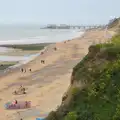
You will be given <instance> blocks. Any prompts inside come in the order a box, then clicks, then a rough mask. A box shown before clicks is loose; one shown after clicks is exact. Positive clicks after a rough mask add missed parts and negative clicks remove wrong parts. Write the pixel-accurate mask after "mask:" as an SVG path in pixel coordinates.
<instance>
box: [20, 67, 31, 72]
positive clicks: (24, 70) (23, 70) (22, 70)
mask: <svg viewBox="0 0 120 120" xmlns="http://www.w3.org/2000/svg"><path fill="white" fill-rule="evenodd" d="M20 71H21V72H22V73H23V72H24V73H26V69H23V68H21V69H20ZM29 71H30V72H32V69H31V68H29Z"/></svg>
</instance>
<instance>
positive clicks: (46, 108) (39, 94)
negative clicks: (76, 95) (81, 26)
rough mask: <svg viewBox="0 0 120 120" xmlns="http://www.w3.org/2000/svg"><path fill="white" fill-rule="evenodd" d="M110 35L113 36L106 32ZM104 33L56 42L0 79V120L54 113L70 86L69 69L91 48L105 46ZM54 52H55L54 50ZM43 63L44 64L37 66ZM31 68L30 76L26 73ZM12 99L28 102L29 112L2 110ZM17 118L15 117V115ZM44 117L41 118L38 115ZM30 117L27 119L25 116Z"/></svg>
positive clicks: (93, 31)
mask: <svg viewBox="0 0 120 120" xmlns="http://www.w3.org/2000/svg"><path fill="white" fill-rule="evenodd" d="M109 34H110V35H113V34H114V33H113V32H109ZM104 35H105V31H104V30H91V31H87V32H86V33H85V34H84V35H83V36H82V37H81V38H75V39H73V40H70V41H63V42H58V43H56V44H51V45H49V46H48V47H47V49H46V51H45V52H44V54H43V55H40V56H38V57H37V58H36V59H34V60H32V61H31V62H29V63H27V64H25V65H22V66H21V68H26V70H27V71H26V73H21V72H20V69H16V70H13V71H12V72H10V73H8V74H6V75H3V76H1V77H0V120H7V119H8V118H9V120H19V117H21V118H25V119H24V120H35V118H37V117H40V116H45V115H46V114H47V113H49V112H50V111H51V110H55V109H56V108H57V107H58V106H59V105H60V104H61V99H62V96H63V94H64V93H65V91H66V90H67V88H68V87H69V84H70V78H71V73H72V68H73V67H74V66H75V65H76V64H77V63H78V62H79V61H80V60H81V59H82V58H83V57H84V56H85V55H86V54H87V53H88V47H89V46H90V45H92V44H96V43H100V42H101V43H102V42H106V41H107V39H106V38H105V36H104ZM55 47H56V48H57V50H56V51H55V50H54V48H55ZM41 60H45V64H42V63H41ZM29 68H31V69H32V72H30V71H29V70H28V69H29ZM21 84H22V85H23V86H25V87H27V88H28V89H27V94H26V95H13V94H12V92H13V91H14V90H16V88H18V87H19V86H20V85H21ZM14 99H17V100H18V101H19V100H20V101H21V100H25V101H26V100H28V101H29V100H30V101H31V102H32V108H30V109H26V110H5V109H4V104H5V103H6V102H8V101H13V100H14ZM17 112H19V113H20V115H18V113H17ZM42 114H45V115H42ZM29 115H31V116H29Z"/></svg>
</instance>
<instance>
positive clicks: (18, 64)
mask: <svg viewBox="0 0 120 120" xmlns="http://www.w3.org/2000/svg"><path fill="white" fill-rule="evenodd" d="M86 32H87V31H85V32H82V34H80V35H81V36H79V37H74V38H71V39H69V40H70V41H71V40H75V39H78V38H82V36H84V34H85V33H86ZM80 33H81V32H80ZM64 41H68V40H62V41H61V42H64ZM56 43H59V42H56ZM56 43H53V42H49V43H39V45H42V44H48V45H47V46H45V47H44V49H42V50H40V51H39V52H38V53H36V54H33V57H32V56H29V58H28V60H23V61H18V63H17V64H15V65H13V66H9V67H8V68H6V69H5V70H3V71H1V72H0V77H2V76H4V75H7V74H9V72H10V71H14V70H18V69H20V68H21V67H22V66H23V65H26V64H28V63H29V62H32V61H33V60H35V59H36V58H37V57H39V56H40V55H41V52H45V51H46V50H47V48H48V47H49V46H50V45H55V44H56ZM14 45H16V46H17V45H18V46H19V45H38V44H37V43H33V44H32V43H31V44H8V45H7V44H6V45H0V47H6V48H8V49H9V47H10V48H11V46H14ZM3 62H4V61H3ZM1 74H4V75H2V76H1Z"/></svg>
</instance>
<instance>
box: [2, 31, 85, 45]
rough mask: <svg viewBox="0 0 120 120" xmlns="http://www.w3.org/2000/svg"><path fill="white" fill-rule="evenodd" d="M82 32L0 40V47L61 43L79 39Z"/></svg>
mask: <svg viewBox="0 0 120 120" xmlns="http://www.w3.org/2000/svg"><path fill="white" fill-rule="evenodd" d="M83 33H84V32H78V31H77V32H76V31H71V32H70V33H64V34H49V35H47V34H46V35H41V36H35V37H28V38H22V39H18V40H0V45H5V44H6V45H9V44H28V43H29V44H36V43H47V42H61V41H64V40H68V39H73V38H75V37H80V36H81V35H82V34H83Z"/></svg>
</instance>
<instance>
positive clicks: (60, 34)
mask: <svg viewBox="0 0 120 120" xmlns="http://www.w3.org/2000/svg"><path fill="white" fill-rule="evenodd" d="M42 28H43V26H41V25H11V24H4V25H3V24H2V25H0V45H10V44H36V43H53V42H61V41H64V40H71V39H73V38H75V37H80V36H81V35H82V34H83V33H84V31H81V30H79V29H42ZM9 50H10V49H9V48H4V47H0V52H7V51H9ZM37 55H38V54H37ZM37 55H31V56H27V57H26V56H4V55H2V56H1V55H0V61H24V62H25V60H27V61H29V60H28V59H31V57H35V56H37ZM25 63H26V62H25Z"/></svg>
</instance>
